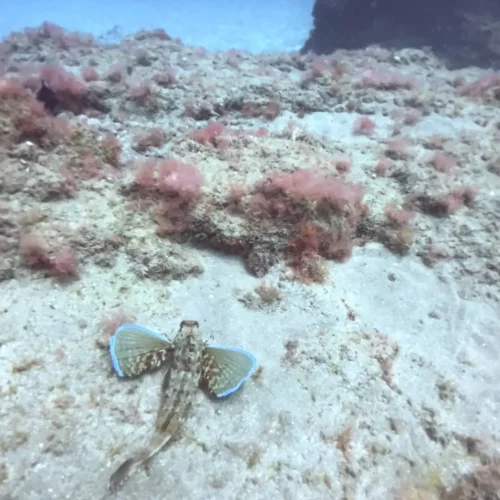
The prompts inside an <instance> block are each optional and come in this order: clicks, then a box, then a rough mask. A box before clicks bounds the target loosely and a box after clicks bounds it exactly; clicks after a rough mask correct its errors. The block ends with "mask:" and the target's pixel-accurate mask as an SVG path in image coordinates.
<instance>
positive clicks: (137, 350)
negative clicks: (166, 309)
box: [109, 324, 173, 377]
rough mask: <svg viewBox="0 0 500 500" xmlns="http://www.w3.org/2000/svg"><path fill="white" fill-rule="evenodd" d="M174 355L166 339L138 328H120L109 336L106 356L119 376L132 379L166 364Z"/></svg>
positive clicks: (132, 326)
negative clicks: (107, 355) (108, 355)
mask: <svg viewBox="0 0 500 500" xmlns="http://www.w3.org/2000/svg"><path fill="white" fill-rule="evenodd" d="M172 352H173V347H172V343H171V342H170V340H168V339H167V337H165V336H163V335H161V334H159V333H156V332H153V331H152V330H148V329H147V328H144V327H142V326H139V325H130V324H125V325H122V326H120V327H119V328H118V329H117V330H116V331H115V334H114V335H113V336H112V337H111V341H110V343H109V353H110V355H111V361H112V363H113V368H114V369H115V371H116V373H117V374H118V375H119V376H120V377H134V376H137V375H140V374H141V373H144V372H148V371H153V370H155V369H157V368H159V367H160V366H162V365H163V364H164V363H166V362H167V361H168V360H169V358H170V357H171V354H172Z"/></svg>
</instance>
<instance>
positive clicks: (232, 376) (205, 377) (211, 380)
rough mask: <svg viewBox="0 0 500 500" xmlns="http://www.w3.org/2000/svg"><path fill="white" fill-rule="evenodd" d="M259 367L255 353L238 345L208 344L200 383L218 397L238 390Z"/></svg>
mask: <svg viewBox="0 0 500 500" xmlns="http://www.w3.org/2000/svg"><path fill="white" fill-rule="evenodd" d="M256 369H257V360H256V359H255V357H254V356H253V354H251V353H249V352H248V351H245V350H243V349H238V348H237V347H226V346H206V347H205V348H204V350H203V366H202V375H201V380H200V385H201V386H202V387H203V388H204V389H206V390H207V391H208V393H209V394H210V395H213V396H216V397H218V398H223V397H225V396H229V395H230V394H232V393H233V392H235V391H237V390H238V389H239V388H240V387H241V385H242V384H243V383H244V382H246V381H247V380H248V379H249V378H250V377H251V376H252V375H253V374H254V373H255V370H256Z"/></svg>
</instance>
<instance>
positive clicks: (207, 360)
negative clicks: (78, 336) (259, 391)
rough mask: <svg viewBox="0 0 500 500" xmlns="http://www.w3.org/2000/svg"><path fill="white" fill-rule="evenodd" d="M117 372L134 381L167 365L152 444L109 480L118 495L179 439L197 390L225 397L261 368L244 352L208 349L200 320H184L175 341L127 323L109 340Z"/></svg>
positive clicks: (230, 348)
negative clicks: (167, 447)
mask: <svg viewBox="0 0 500 500" xmlns="http://www.w3.org/2000/svg"><path fill="white" fill-rule="evenodd" d="M110 356H111V361H112V364H113V367H114V369H115V371H116V373H117V374H118V376H120V377H134V376H138V375H141V374H143V373H146V372H149V371H152V370H156V369H158V368H159V367H161V366H165V367H166V368H165V374H164V376H163V380H162V385H161V392H160V404H159V408H158V413H157V416H156V422H155V429H154V432H153V435H152V437H151V438H150V440H149V443H148V444H147V445H146V446H145V447H144V448H143V449H141V450H139V451H138V452H137V453H135V454H134V455H133V456H132V457H130V458H128V459H127V460H125V461H124V462H123V463H122V464H121V465H120V466H119V467H118V468H117V469H116V470H115V471H114V472H113V474H112V475H111V478H110V480H109V484H108V491H110V492H115V491H118V489H120V488H121V486H122V485H123V484H124V482H125V481H126V480H127V479H128V478H129V477H130V476H131V475H132V474H133V473H134V472H135V471H136V470H137V469H139V468H140V467H141V466H144V465H147V464H148V463H149V462H150V460H151V459H152V458H153V457H154V456H155V455H156V454H157V453H158V452H159V451H161V450H162V449H164V448H165V447H166V446H167V444H168V443H169V442H170V441H171V440H172V439H173V438H174V437H175V436H176V435H177V433H178V431H179V429H180V427H181V425H182V423H183V421H184V420H185V418H186V416H187V414H188V411H189V409H190V407H191V405H192V402H193V400H194V396H195V393H196V390H197V389H198V387H201V388H202V389H204V390H205V391H206V392H207V393H208V394H209V395H210V396H213V397H215V398H225V397H227V396H229V395H231V394H232V393H234V392H235V391H237V390H238V389H239V388H240V387H241V386H242V385H243V383H244V382H246V381H247V380H248V379H249V378H250V377H251V376H252V375H253V373H255V370H256V369H257V360H256V359H255V357H254V356H253V355H252V354H251V353H249V352H248V351H245V350H243V349H239V348H236V347H230V346H218V345H206V344H205V343H204V342H203V340H202V337H201V334H200V331H199V324H198V322H197V321H193V320H184V321H182V322H181V324H180V327H179V331H178V333H177V335H176V336H175V338H174V340H173V342H171V341H170V340H169V339H168V338H167V337H165V336H163V335H161V334H158V333H156V332H153V331H151V330H148V329H146V328H144V327H141V326H138V325H132V324H125V325H122V326H121V327H119V328H118V329H117V330H116V332H115V334H114V335H113V337H112V338H111V341H110Z"/></svg>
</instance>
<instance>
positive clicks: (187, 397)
mask: <svg viewBox="0 0 500 500" xmlns="http://www.w3.org/2000/svg"><path fill="white" fill-rule="evenodd" d="M203 349H204V344H203V341H202V339H201V335H200V333H199V330H198V323H197V322H196V321H183V322H182V323H181V327H180V330H179V333H178V334H177V336H176V337H175V340H174V343H173V346H172V362H171V365H170V366H169V367H168V369H167V371H166V373H165V376H164V379H163V383H162V394H161V401H160V407H159V409H158V414H157V417H156V423H155V431H154V433H153V436H152V437H151V439H150V441H149V444H148V445H147V446H146V448H145V449H144V450H141V451H140V452H139V453H137V454H136V455H135V456H134V457H132V458H129V459H128V460H126V461H125V462H123V464H122V465H120V467H118V469H117V470H116V471H115V472H114V473H113V475H112V476H111V479H110V483H109V489H110V490H111V491H116V490H117V489H118V488H119V487H120V486H121V484H122V483H123V482H124V481H125V480H126V479H127V478H128V477H129V476H130V475H131V474H132V473H133V472H134V471H135V470H136V469H137V468H138V467H140V466H141V465H143V464H145V463H147V462H148V461H149V460H150V459H151V458H152V457H153V456H154V455H156V453H158V452H159V451H160V450H161V449H162V448H164V447H165V446H166V445H167V444H168V443H169V441H170V440H171V439H172V438H173V437H174V436H175V435H176V434H177V432H178V430H179V428H180V426H181V424H182V422H183V421H184V419H185V418H186V416H187V413H188V411H189V408H190V407H191V404H192V401H193V398H194V395H195V393H196V390H197V389H198V384H199V381H200V376H201V374H202V360H203Z"/></svg>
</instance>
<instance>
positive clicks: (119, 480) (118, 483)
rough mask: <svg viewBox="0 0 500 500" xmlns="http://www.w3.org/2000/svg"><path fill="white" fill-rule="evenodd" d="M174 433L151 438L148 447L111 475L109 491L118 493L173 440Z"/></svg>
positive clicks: (160, 434) (155, 434)
mask: <svg viewBox="0 0 500 500" xmlns="http://www.w3.org/2000/svg"><path fill="white" fill-rule="evenodd" d="M172 437H173V434H172V433H168V434H165V433H160V432H155V433H154V434H153V436H152V437H151V440H150V442H149V445H148V447H147V448H146V449H145V450H143V451H141V452H139V453H138V454H137V455H136V456H134V457H131V458H128V459H127V460H125V462H123V463H122V464H121V465H120V466H119V467H118V468H117V469H116V470H115V472H113V474H112V475H111V478H110V479H109V486H108V489H109V491H111V492H115V491H118V490H119V489H120V488H121V487H122V486H123V484H124V483H125V482H126V481H127V479H128V478H129V477H130V476H132V475H133V474H134V473H135V472H136V471H137V469H139V468H140V467H142V466H143V465H145V464H147V462H149V461H150V460H151V459H152V458H153V457H154V456H155V455H156V454H157V453H158V452H159V451H161V450H162V449H163V448H164V447H165V446H166V445H167V443H168V442H169V441H170V440H171V439H172Z"/></svg>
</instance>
